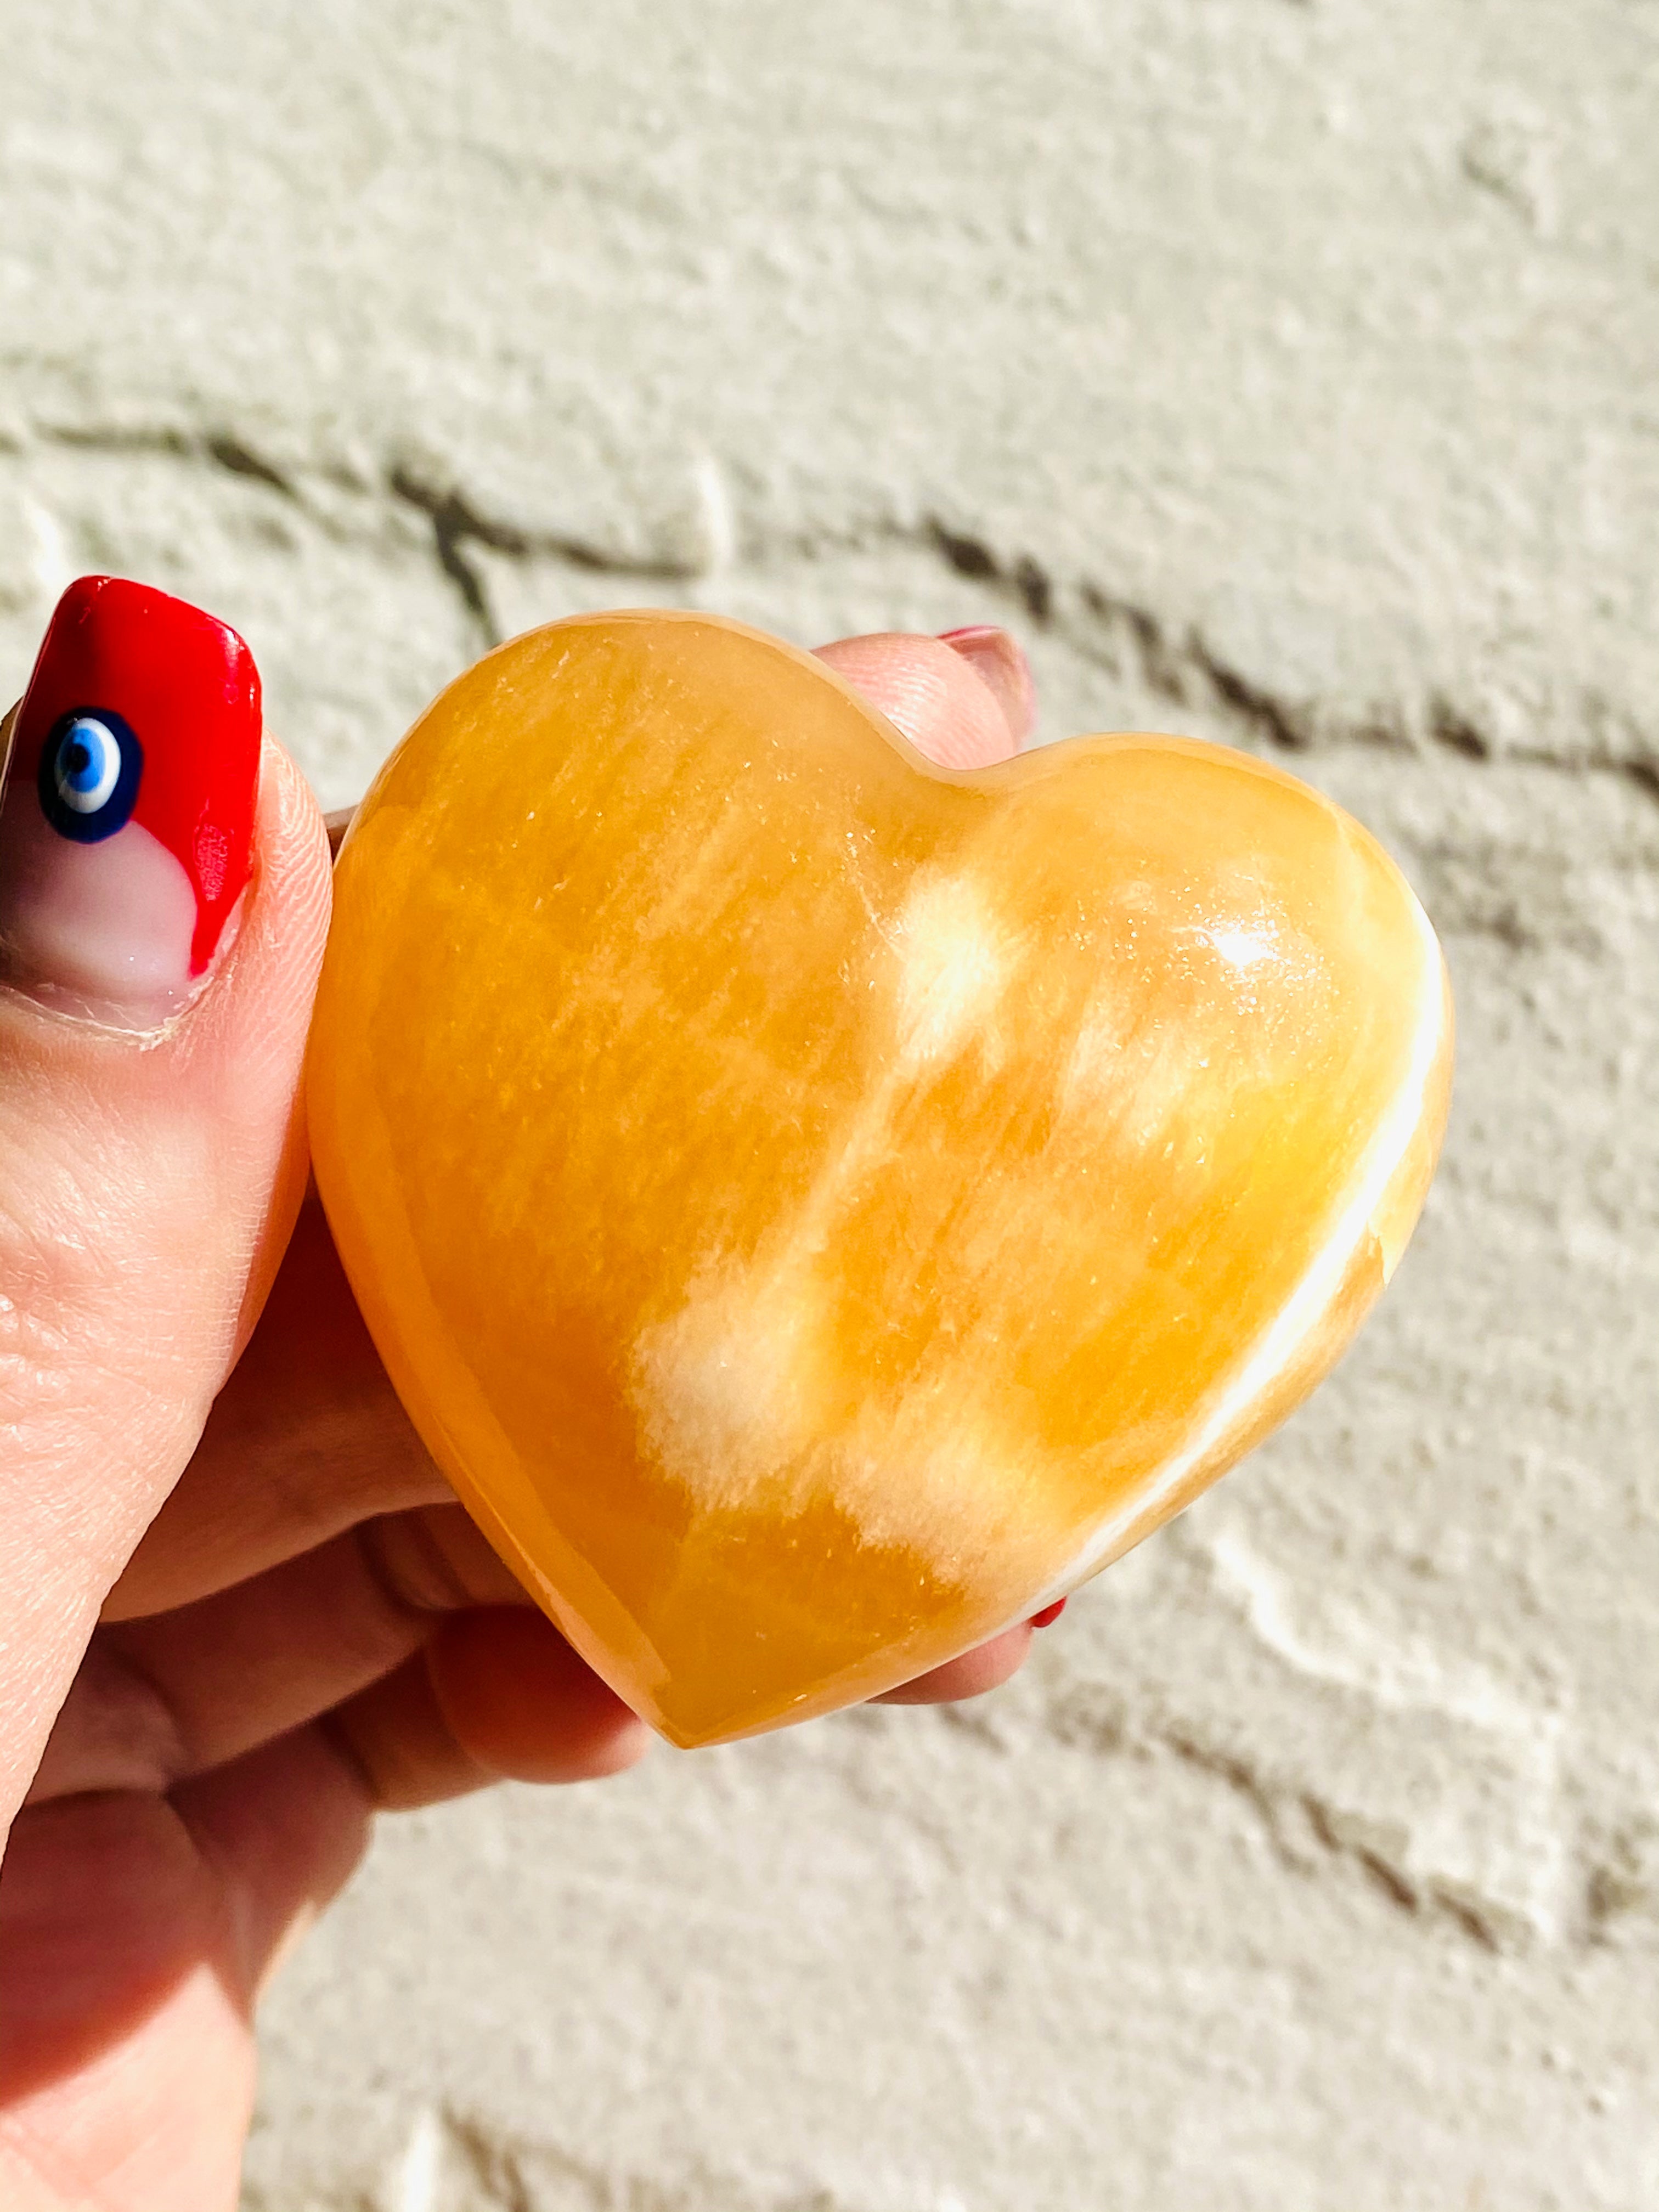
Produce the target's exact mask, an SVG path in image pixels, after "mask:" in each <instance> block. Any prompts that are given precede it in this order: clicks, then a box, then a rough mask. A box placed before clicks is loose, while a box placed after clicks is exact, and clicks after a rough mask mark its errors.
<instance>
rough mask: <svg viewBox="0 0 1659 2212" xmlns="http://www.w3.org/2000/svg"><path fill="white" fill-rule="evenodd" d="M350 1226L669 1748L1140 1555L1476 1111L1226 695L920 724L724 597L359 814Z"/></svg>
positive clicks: (578, 631)
mask: <svg viewBox="0 0 1659 2212" xmlns="http://www.w3.org/2000/svg"><path fill="white" fill-rule="evenodd" d="M1449 1064H1450V1019H1449V999H1448V995H1447V990H1446V984H1445V979H1444V973H1443V966H1442V963H1441V959H1440V955H1439V951H1438V948H1437V945H1436V943H1435V939H1434V936H1433V933H1432V932H1431V929H1430V927H1429V925H1428V923H1427V921H1425V918H1424V915H1423V914H1422V911H1421V909H1420V908H1419V906H1418V903H1417V902H1416V900H1415V899H1414V898H1413V896H1412V894H1411V891H1410V890H1409V889H1408V888H1407V884H1406V883H1405V881H1404V879H1403V878H1402V877H1401V874H1400V873H1399V872H1398V870H1397V869H1396V868H1395V866H1394V864H1393V863H1392V862H1391V861H1390V860H1389V858H1388V856H1387V855H1386V854H1384V853H1383V851H1382V849H1381V848H1380V847H1379V846H1377V845H1376V843H1375V842H1374V841H1373V840H1372V839H1371V838H1370V836H1368V835H1367V834H1366V832H1365V831H1364V830H1363V829H1361V828H1359V826H1358V824H1357V823H1354V822H1353V821H1352V819H1350V818H1349V817H1347V816H1346V815H1345V814H1344V813H1343V812H1342V811H1340V809H1339V808H1337V807H1336V806H1334V805H1332V804H1331V803H1330V802H1329V801H1328V799H1324V798H1322V797H1321V796H1320V795H1318V794H1317V793H1315V792H1313V791H1310V789H1308V788H1307V787H1305V786H1304V785H1302V784H1301V783H1299V782H1297V781H1296V780H1295V779H1293V778H1292V777H1291V776H1289V775H1285V774H1283V773H1281V772H1280V771H1279V769H1276V768H1273V767H1270V766H1267V765H1266V764H1265V763H1261V762H1260V761H1258V760H1255V759H1254V758H1251V757H1249V756H1246V755H1243V754H1241V753H1237V752H1233V751H1231V750H1225V749H1223V748H1219V747H1216V746H1212V745H1207V744H1200V743H1198V742H1196V741H1194V740H1190V739H1182V738H1158V737H1139V736H1137V737H1103V738H1078V739H1074V740H1073V741H1072V742H1070V743H1068V744H1060V745H1055V746H1052V747H1048V748H1045V749H1043V750H1039V751H1036V752H1034V753H1031V754H1029V755H1026V756H1024V757H1022V758H1020V759H1018V760H1016V761H1013V762H1011V763H1006V764H1005V765H1003V766H1000V767H998V768H994V769H978V770H973V771H951V770H945V769H937V768H933V767H932V766H930V765H929V764H928V763H926V762H925V761H923V760H922V759H921V757H919V756H918V755H916V754H915V752H914V751H913V750H911V749H910V748H909V747H908V746H907V745H906V744H904V742H903V741H902V738H899V737H898V736H897V735H896V732H894V731H893V730H892V729H891V728H890V726H889V725H888V724H887V723H886V722H885V721H884V720H883V718H882V717H881V716H880V715H879V714H876V713H875V712H874V711H873V710H872V708H869V707H867V706H866V705H865V704H864V703H863V702H861V701H860V699H858V698H857V697H856V696H854V694H853V693H852V692H851V691H850V690H848V688H847V687H846V686H845V685H844V684H842V683H841V682H840V681H839V679H838V678H836V677H835V676H834V675H832V674H831V673H830V672H829V671H828V670H826V669H825V668H824V667H823V665H820V664H819V663H817V662H816V661H814V660H812V659H810V658H809V657H807V656H806V655H805V654H803V653H798V652H796V651H795V650H793V648H792V647H787V646H784V645H781V644H779V643H777V642H776V641H773V640H770V639H768V638H764V637H762V636H760V635H757V634H756V633H754V632H752V631H749V630H746V629H742V628H740V627H738V625H736V624H733V623H723V622H720V621H717V620H714V619H712V618H708V617H696V616H689V615H670V614H659V613H638V614H613V615H605V616H598V617H579V618H577V619H575V620H574V621H570V622H567V623H557V624H555V625H553V626H552V627H550V628H549V629H543V630H539V631H536V632H533V633H532V634H531V635H528V636H526V637H523V638H520V639H518V640H516V641H513V643H512V644H509V645H507V646H503V647H501V648H500V649H499V650H498V651H497V652H495V653H491V654H490V655H489V657H488V658H487V659H484V660H483V661H482V662H480V663H479V664H478V665H477V667H475V668H473V669H471V671H469V672H468V673H467V674H466V675H465V676H463V677H462V678H460V679H459V681H458V682H457V683H455V684H453V685H452V686H451V687H450V688H449V690H447V691H446V692H445V693H444V694H443V695H442V696H441V698H439V699H438V700H437V701H436V702H435V704H434V705H433V706H432V707H431V708H429V709H428V712H427V713H426V714H424V715H423V716H422V719H421V720H420V721H419V722H417V723H416V726H415V728H414V729H413V730H412V731H411V732H410V735H409V737H408V738H406V739H405V741H404V744H403V745H402V747H401V748H400V749H399V750H398V752H397V753H396V754H395V755H394V756H393V757H392V760H391V761H390V763H388V764H387V766H386V769H385V770H384V771H383V773H382V774H381V775H380V779H379V781H377V782H376V784H375V786H374V790H373V791H372V792H371V793H370V794H369V796H368V799H367V800H366V802H365V804H364V805H363V806H362V810H361V811H360V812H359V815H358V817H357V820H356V824H355V826H354V828H353V829H352V831H351V834H350V836H349V838H348V840H347V842H346V845H345V848H344V849H343V853H342V854H341V858H340V862H339V866H338V871H337V911H336V921H335V927H334V932H333V936H332V939H331V945H330V949H329V954H328V960H327V965H326V969H325V975H324V981H323V987H322V994H321V998H320V1000H319V1009H318V1017H317V1026H316V1031H315V1037H314V1046H313V1065H312V1073H311V1085H310V1100H311V1121H312V1132H313V1145H314V1149H315V1157H316V1169H317V1176H318V1180H319V1185H320V1187H321V1189H322V1194H323V1197H324V1200H325V1204H326V1206H327V1209H328V1212H329V1217H330V1219H331V1222H332V1224H333V1227H334V1231H335V1235H336V1237H337V1240H338V1243H339V1246H340V1249H341V1252H342V1254H343V1258H344V1261H345V1264H346V1267H347V1269H348V1272H349V1275H350V1278H351V1280H352V1283H353V1285H354V1286H355V1288H356V1292H357V1295H358V1297H359V1298H360V1300H361V1301H362V1306H363V1309H364V1311H365V1313H366V1315H367V1316H368V1322H369V1326H370V1328H372V1330H373V1332H374V1337H375V1340H376V1342H377V1343H378V1345H379V1346H380V1351H381V1352H382V1354H383V1356H384V1358H385V1359H386V1364H387V1367H388V1369H389V1370H390V1372H391V1374H392V1378H393V1381H394V1382H395V1383H396V1385H397V1387H398V1391H399V1393H400V1395H402V1397H403V1398H404V1402H405V1404H406V1405H407V1406H408V1407H409V1410H410V1414H411V1415H412V1417H413V1419H414V1420H415V1421H416V1425H417V1426H418V1428H419V1429H420V1431H421V1433H422V1436H423V1437H424V1438H425V1440H426V1442H427V1443H428V1446H429V1447H430V1449H431V1450H432V1451H433V1453H434V1455H435V1457H436V1458H437V1460H438V1461H439V1462H440V1464H441V1466H442V1467H443V1468H444V1470H445V1472H446V1473H447V1474H448V1475H449V1476H450V1478H451V1479H452V1480H453V1482H454V1484H455V1486H456V1487H457V1489H458V1490H459V1492H460V1494H461V1496H462V1497H463V1498H464V1499H465V1501H466V1502H467V1504H469V1506H470V1507H471V1510H473V1512H474V1513H475V1514H476V1515H477V1517H478V1519H479V1521H480V1522H482V1524H483V1527H484V1528H485V1529H486V1530H487V1531H488V1532H489V1534H490V1535H491V1537H492V1538H493V1539H494V1541H495V1542H496V1543H497V1545H498V1546H499V1547H500V1548H501V1551H502V1553H503V1554H504V1556H506V1557H507V1559H509V1560H510V1561H511V1563H512V1564H513V1566H514V1567H515V1568H516V1569H517V1571H519V1573H520V1575H521V1576H522V1577H523V1578H524V1580H525V1582H526V1584H527V1585H528V1586H529V1588H530V1589H532V1591H533V1592H534V1594H535V1595H537V1596H538V1598H539V1599H540V1600H541V1601H542V1602H543V1603H544V1605H545V1607H547V1609H548V1611H549V1612H550V1613H551V1614H552V1616H553V1618H554V1619H555V1620H556V1621H557V1622H558V1623H559V1625H560V1626H561V1627H562V1629H563V1630H564V1631H565V1632H566V1633H567V1635H568V1636H569V1638H571V1640H572V1641H573V1642H574V1644H576V1645H577V1646H578V1648H579V1649H580V1650H581V1651H582V1652H583V1653H584V1654H585V1655H586V1657H587V1658H588V1659H589V1660H590V1661H591V1662H592V1664H593V1665H594V1666H595V1667H597V1668H599V1671H600V1672H601V1673H602V1674H605V1676H606V1677H607V1678H608V1679H609V1680H611V1682H612V1683H613V1684H614V1685H615V1686H616V1687H617V1689H618V1690H620V1691H621V1692H622V1693H623V1696H625V1697H626V1698H627V1699H629V1702H630V1703H632V1704H633V1705H635V1707H636V1708H637V1710H638V1711H641V1713H643V1714H644V1715H645V1716H646V1717H647V1718H648V1719H650V1720H651V1721H652V1722H653V1723H655V1724H656V1726H658V1727H659V1729H662V1730H663V1732H664V1733H665V1734H666V1735H669V1736H671V1738H672V1739H673V1740H674V1741H678V1742H680V1743H687V1744H690V1743H703V1742H708V1741H714V1740H717V1739H720V1738H721V1737H725V1736H728V1735H739V1734H742V1733H744V1732H746V1731H750V1730H753V1729H761V1728H765V1727H769V1726H774V1725H775V1724H777V1723H780V1722H781V1721H785V1720H788V1719H791V1718H794V1717H802V1716H805V1715H806V1714H808V1713H811V1712H817V1711H823V1710H826V1709H828V1708H829V1707H832V1706H835V1705H842V1704H844V1703H846V1702H848V1701H849V1700H851V1699H856V1698H860V1697H865V1696H868V1695H870V1694H872V1692H878V1691H880V1690H882V1689H885V1688H888V1687H890V1686H892V1685H894V1684H896V1683H897V1682H899V1681H901V1680H905V1679H907V1678H908V1677H909V1676H912V1675H914V1674H917V1673H919V1672H921V1671H922V1670H924V1669H926V1668H929V1667H931V1666H933V1665H936V1664H938V1663H939V1662H941V1661H943V1660H945V1658H947V1657H949V1656H952V1655H953V1654H955V1653H957V1652H958V1651H961V1650H963V1649H965V1648H966V1647H968V1646H969V1645H970V1644H974V1643H975V1642H977V1641H979V1640H980V1639H981V1638H984V1637H987V1636H988V1635H990V1634H992V1633H993V1632H995V1631H996V1630H998V1629H1000V1628H1001V1627H1003V1626H1006V1624H1008V1623H1010V1622H1012V1621H1015V1620H1020V1619H1023V1618H1024V1617H1025V1616H1026V1615H1028V1614H1030V1613H1032V1612H1033V1611H1034V1610H1036V1608H1037V1607H1040V1606H1042V1605H1043V1604H1045V1603H1046V1602H1048V1601H1052V1600H1053V1599H1054V1597H1056V1596H1058V1595H1060V1594H1062V1593H1063V1592H1064V1591H1066V1590H1067V1589H1070V1588H1072V1587H1073V1585H1074V1584H1075V1583H1078V1582H1079V1581H1081V1580H1082V1579H1084V1578H1085V1577H1086V1576H1088V1575H1090V1574H1091V1573H1093V1572H1094V1571H1096V1570H1097V1568H1099V1567H1100V1566H1102V1565H1104V1564H1106V1563H1107V1561H1109V1559H1113V1558H1115V1557H1116V1556H1117V1555H1118V1554H1119V1553H1121V1552H1123V1551H1124V1550H1126V1549H1127V1547H1129V1546H1130V1545H1131V1544H1133V1543H1134V1542H1135V1541H1138V1540H1139V1538H1140V1537H1141V1536H1143V1535H1145V1534H1147V1533H1148V1532H1149V1531H1150V1530H1151V1529H1152V1528H1156V1527H1157V1526H1158V1523H1159V1522H1162V1521H1163V1520H1164V1519H1166V1518H1167V1517H1168V1516H1170V1514H1171V1513H1173V1512H1175V1511H1176V1510H1178V1509H1179V1508H1180V1507H1181V1506H1182V1504H1186V1503H1187V1502H1188V1500H1189V1499H1190V1498H1193V1497H1194V1496H1195V1495H1196V1494H1197V1492H1199V1491H1200V1489H1202V1488H1203V1487H1204V1486H1206V1484H1207V1483H1209V1482H1210V1481H1212V1480H1213V1479H1214V1478H1215V1477H1216V1476H1217V1475H1218V1474H1220V1473H1221V1472H1222V1471H1223V1470H1224V1469H1225V1468H1226V1467H1227V1466H1229V1465H1230V1464H1231V1462H1233V1461H1234V1460H1235V1459H1236V1458H1237V1457H1238V1456H1239V1455H1240V1454H1241V1453H1242V1452H1243V1451H1244V1450H1246V1449H1249V1446H1250V1445H1251V1444H1252V1443H1255V1441H1256V1440H1257V1439H1258V1438H1259V1437H1261V1436H1262V1435H1264V1434H1265V1433H1266V1432H1267V1430H1268V1429H1269V1428H1271V1427H1272V1426H1273V1425H1274V1424H1275V1423H1276V1422H1277V1421H1278V1420H1279V1419H1281V1418H1282V1417H1283V1416H1284V1415H1285V1413H1287V1412H1289V1410H1290V1409H1291V1407H1292V1406H1294V1405H1295V1404H1296V1402H1297V1400H1298V1399H1299V1398H1300V1397H1301V1396H1302V1395H1304V1393H1305V1392H1306V1391H1307V1390H1308V1389H1310V1388H1311V1387H1312V1385H1313V1384H1314V1383H1316V1381H1317V1380H1318V1379H1319V1377H1320V1376H1322V1374H1323V1373H1324V1372H1325V1371H1326V1370H1327V1369H1328V1367H1329V1366H1330V1364H1332V1362H1333V1361H1334V1359H1335V1358H1336V1357H1337V1355H1338V1354H1339V1353H1340V1351H1341V1350H1342V1349H1343V1347H1344V1346H1345V1345H1346V1342H1347V1341H1348V1340H1349V1338H1350V1336H1351V1335H1352V1332H1353V1330H1354V1328H1356V1327H1357V1326H1358V1322H1359V1320H1360V1318H1361V1316H1363V1314H1364V1310H1365V1308H1366V1306H1367V1305H1368V1304H1369V1303H1370V1300H1371V1298H1372V1297H1374V1296H1375V1294H1376V1291H1378V1290H1379V1289H1380V1288H1381V1287H1382V1285H1383V1284H1384V1282H1385V1281H1386V1280H1387V1279H1388V1277H1389V1273H1390V1272H1391V1271H1392V1269H1393V1267H1394V1265H1395V1261H1396V1260H1397V1259H1398V1257H1399V1255H1400V1252H1401V1247H1402V1246H1403V1245H1404V1243H1405V1242H1406V1239H1407V1237H1408V1236H1409V1234H1410V1232H1411V1229H1412V1227H1413V1223H1414V1221H1415V1219H1416V1217H1417V1213H1418V1210H1419V1206H1420V1205H1421V1203H1422V1200H1423V1196H1424V1193H1425V1189H1426V1188H1427V1184H1428V1181H1429V1177H1430V1175H1431V1172H1432V1169H1433V1164H1434V1158H1435V1154H1436V1151H1437V1146H1438V1143H1439V1138H1440V1133H1441V1127H1442V1124H1443V1119H1444V1113H1445V1105H1446V1097H1447V1090H1448V1083H1449Z"/></svg>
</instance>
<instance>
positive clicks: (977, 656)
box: [939, 623, 1036, 745]
mask: <svg viewBox="0 0 1659 2212" xmlns="http://www.w3.org/2000/svg"><path fill="white" fill-rule="evenodd" d="M939 643H940V644H941V645H948V646H949V647H950V648H951V652H952V653H959V654H960V655H961V656H962V658H963V659H964V660H965V661H966V662H967V664H968V665H969V668H971V669H972V670H973V671H974V673H975V676H977V677H978V678H979V680H980V682H981V684H984V686H985V688H986V690H987V691H989V693H990V694H991V696H992V697H993V698H994V700H995V701H996V702H997V704H998V706H999V707H1000V708H1001V709H1002V713H1003V719H1004V720H1006V723H1007V725H1008V727H1009V729H1010V730H1011V731H1012V732H1013V737H1014V742H1015V744H1022V745H1023V744H1024V742H1025V740H1026V739H1027V738H1029V737H1030V734H1031V732H1032V731H1033V730H1034V729H1035V728H1036V684H1035V682H1034V681H1033V680H1032V676H1031V664H1030V661H1029V660H1027V659H1026V658H1025V655H1024V653H1023V652H1022V651H1021V650H1020V648H1019V647H1018V644H1016V642H1015V641H1014V640H1013V638H1012V637H1011V636H1010V635H1009V634H1008V632H1007V631H1006V629H999V628H998V626H997V625H996V623H970V624H969V627H968V628H967V629H947V630H941V631H940V633H939Z"/></svg>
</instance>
